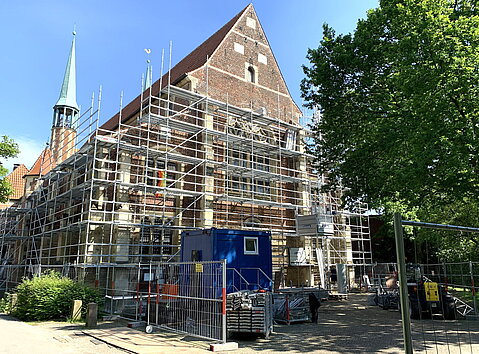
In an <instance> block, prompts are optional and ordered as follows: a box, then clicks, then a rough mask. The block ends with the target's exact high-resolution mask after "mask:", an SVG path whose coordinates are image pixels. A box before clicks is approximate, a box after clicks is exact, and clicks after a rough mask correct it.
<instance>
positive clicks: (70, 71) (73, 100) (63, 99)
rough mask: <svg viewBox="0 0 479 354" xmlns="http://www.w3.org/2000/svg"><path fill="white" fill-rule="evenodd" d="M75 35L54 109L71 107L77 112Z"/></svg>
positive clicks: (74, 33)
mask: <svg viewBox="0 0 479 354" xmlns="http://www.w3.org/2000/svg"><path fill="white" fill-rule="evenodd" d="M75 35H76V32H75V31H73V40H72V47H71V49H70V55H69V56H68V62H67V67H66V69H65V76H64V77H63V84H62V89H61V91H60V98H59V99H58V101H57V103H56V104H55V107H57V106H64V107H71V108H74V109H76V110H78V104H77V93H76V65H75Z"/></svg>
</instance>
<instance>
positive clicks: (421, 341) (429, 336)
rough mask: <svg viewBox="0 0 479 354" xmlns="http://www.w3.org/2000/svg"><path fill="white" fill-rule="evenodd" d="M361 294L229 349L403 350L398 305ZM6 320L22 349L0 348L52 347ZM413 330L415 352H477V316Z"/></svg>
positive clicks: (68, 330) (1, 326) (49, 330)
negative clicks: (371, 302)
mask: <svg viewBox="0 0 479 354" xmlns="http://www.w3.org/2000/svg"><path fill="white" fill-rule="evenodd" d="M366 298H367V295H364V294H350V296H349V299H348V300H343V301H327V302H324V303H323V306H321V308H320V310H319V323H318V324H313V323H296V324H292V325H289V326H288V325H284V324H281V325H275V329H274V333H273V334H272V335H271V337H270V338H269V339H264V338H257V337H248V336H241V337H234V338H231V340H232V341H237V342H238V343H239V346H240V349H238V350H237V351H234V352H228V353H256V352H261V353H278V352H289V353H402V352H403V342H402V329H401V319H400V318H401V315H400V313H399V311H397V310H382V309H381V308H379V307H375V306H368V305H367V303H366ZM9 322H10V323H9ZM14 322H15V323H16V324H18V325H20V326H21V328H20V330H22V331H23V332H24V333H30V332H32V331H33V332H32V333H33V334H34V335H33V334H31V335H30V334H29V337H28V338H29V341H28V342H31V341H32V340H33V341H34V340H36V338H38V339H39V340H45V339H48V343H49V344H46V345H53V346H54V347H55V349H56V350H55V352H60V353H70V352H71V353H73V352H75V353H93V352H94V353H98V354H102V353H124V352H123V351H120V350H119V349H116V348H113V347H110V346H108V345H107V344H104V343H102V342H100V341H98V340H95V339H93V338H91V337H89V336H85V335H79V334H80V330H81V329H83V328H84V327H83V326H81V325H72V324H69V323H64V322H44V323H39V324H35V325H34V326H30V325H27V324H25V323H23V322H18V321H14ZM10 324H11V319H9V318H7V317H6V316H0V343H2V344H4V343H7V342H16V343H17V346H16V347H14V349H21V350H11V351H8V348H9V347H8V343H7V344H6V345H0V352H1V353H14V352H15V353H43V352H52V351H51V350H45V351H41V350H32V349H31V348H30V347H29V344H28V343H27V342H22V341H18V338H21V337H18V336H17V335H15V334H14V333H13V331H12V329H8V327H9V326H10ZM115 325H118V323H103V324H101V326H102V327H108V326H110V327H111V326H115ZM25 326H27V327H25ZM123 326H124V323H123ZM25 328H27V329H28V330H26V329H25ZM35 333H36V334H35ZM412 334H413V344H414V352H415V353H461V354H465V353H479V321H465V320H458V321H443V320H423V321H413V323H412ZM144 335H145V336H158V337H163V338H165V339H166V338H169V337H173V336H175V337H177V338H178V335H171V334H169V333H164V332H163V333H161V334H160V333H156V334H150V335H147V334H144ZM22 337H23V335H22ZM14 338H16V340H10V341H9V340H8V339H14ZM150 338H151V337H150ZM180 338H181V336H180ZM160 340H161V339H160ZM184 341H185V342H186V343H187V342H190V343H191V344H193V343H195V344H196V345H197V346H198V348H207V344H208V343H206V342H202V341H200V340H197V339H194V338H191V337H190V338H184ZM41 345H43V344H41ZM5 348H7V349H5ZM10 348H13V347H10ZM34 348H35V347H34ZM36 348H37V349H38V348H41V349H42V350H43V349H44V348H48V347H47V346H45V347H43V346H36ZM71 348H75V351H71ZM175 351H176V352H178V350H174V348H172V351H171V352H175ZM198 351H200V349H198Z"/></svg>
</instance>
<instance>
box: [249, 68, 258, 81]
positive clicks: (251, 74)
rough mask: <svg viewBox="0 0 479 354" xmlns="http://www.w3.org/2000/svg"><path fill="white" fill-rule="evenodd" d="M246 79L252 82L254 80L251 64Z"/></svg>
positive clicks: (254, 74) (254, 75)
mask: <svg viewBox="0 0 479 354" xmlns="http://www.w3.org/2000/svg"><path fill="white" fill-rule="evenodd" d="M248 79H249V82H252V83H255V82H256V73H255V71H254V68H253V67H252V66H249V67H248Z"/></svg>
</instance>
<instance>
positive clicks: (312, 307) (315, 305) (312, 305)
mask: <svg viewBox="0 0 479 354" xmlns="http://www.w3.org/2000/svg"><path fill="white" fill-rule="evenodd" d="M308 297H309V311H310V312H311V322H312V323H318V309H319V307H320V306H321V300H318V298H317V297H316V295H314V293H309V296H308Z"/></svg>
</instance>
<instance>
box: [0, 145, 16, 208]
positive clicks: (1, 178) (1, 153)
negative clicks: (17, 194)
mask: <svg viewBox="0 0 479 354" xmlns="http://www.w3.org/2000/svg"><path fill="white" fill-rule="evenodd" d="M19 152H20V151H19V150H18V145H17V144H16V143H15V142H14V141H13V140H12V139H10V138H9V137H7V136H3V137H2V140H1V141H0V157H1V158H5V159H8V158H10V157H15V156H17V155H18V153H19ZM7 174H8V170H7V169H6V168H5V167H3V166H2V164H1V162H0V203H4V202H6V201H8V197H9V196H10V195H11V194H12V193H13V189H12V186H11V185H10V182H9V181H8V180H7V179H6V178H5V176H6V175H7Z"/></svg>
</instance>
